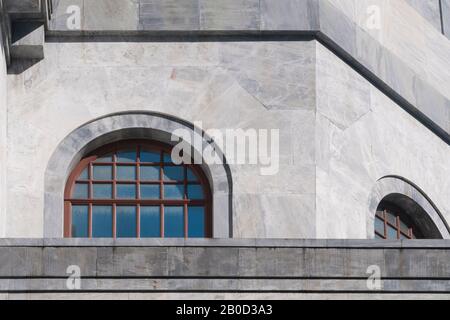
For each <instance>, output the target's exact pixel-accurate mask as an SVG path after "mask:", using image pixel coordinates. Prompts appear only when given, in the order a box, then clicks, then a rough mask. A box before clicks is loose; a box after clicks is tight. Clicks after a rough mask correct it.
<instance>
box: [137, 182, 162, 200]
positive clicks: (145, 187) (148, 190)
mask: <svg viewBox="0 0 450 320" xmlns="http://www.w3.org/2000/svg"><path fill="white" fill-rule="evenodd" d="M159 190H160V189H159V185H158V184H141V198H142V199H159V198H160V193H159Z"/></svg>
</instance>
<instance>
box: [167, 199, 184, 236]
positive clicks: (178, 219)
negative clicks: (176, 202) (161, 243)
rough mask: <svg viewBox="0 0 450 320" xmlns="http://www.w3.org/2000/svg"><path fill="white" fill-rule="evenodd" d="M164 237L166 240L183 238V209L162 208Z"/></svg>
mask: <svg viewBox="0 0 450 320" xmlns="http://www.w3.org/2000/svg"><path fill="white" fill-rule="evenodd" d="M164 236H165V237H167V238H182V237H184V215H183V207H167V206H165V207H164Z"/></svg>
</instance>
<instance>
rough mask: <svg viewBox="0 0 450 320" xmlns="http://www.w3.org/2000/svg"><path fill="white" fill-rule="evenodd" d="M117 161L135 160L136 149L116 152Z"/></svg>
mask: <svg viewBox="0 0 450 320" xmlns="http://www.w3.org/2000/svg"><path fill="white" fill-rule="evenodd" d="M117 162H136V151H119V152H117Z"/></svg>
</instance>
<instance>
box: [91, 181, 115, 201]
mask: <svg viewBox="0 0 450 320" xmlns="http://www.w3.org/2000/svg"><path fill="white" fill-rule="evenodd" d="M92 187H93V194H94V199H111V198H112V185H111V184H94V185H92Z"/></svg>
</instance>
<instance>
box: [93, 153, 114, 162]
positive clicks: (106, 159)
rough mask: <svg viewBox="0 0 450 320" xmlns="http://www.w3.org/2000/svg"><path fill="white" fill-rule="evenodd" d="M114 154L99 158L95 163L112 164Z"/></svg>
mask: <svg viewBox="0 0 450 320" xmlns="http://www.w3.org/2000/svg"><path fill="white" fill-rule="evenodd" d="M112 161H113V159H112V154H106V155H104V156H101V157H98V158H97V159H96V160H95V162H112Z"/></svg>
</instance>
